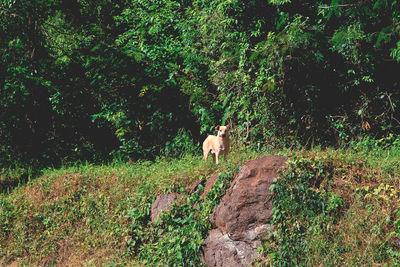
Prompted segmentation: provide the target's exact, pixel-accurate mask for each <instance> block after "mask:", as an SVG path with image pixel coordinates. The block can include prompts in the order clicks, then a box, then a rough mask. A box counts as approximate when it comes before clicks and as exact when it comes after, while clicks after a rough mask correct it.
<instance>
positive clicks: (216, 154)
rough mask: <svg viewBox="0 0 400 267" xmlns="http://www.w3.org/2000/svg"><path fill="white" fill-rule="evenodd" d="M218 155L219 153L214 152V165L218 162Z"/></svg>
mask: <svg viewBox="0 0 400 267" xmlns="http://www.w3.org/2000/svg"><path fill="white" fill-rule="evenodd" d="M218 156H219V153H215V157H214V159H215V161H214V162H215V165H217V164H218Z"/></svg>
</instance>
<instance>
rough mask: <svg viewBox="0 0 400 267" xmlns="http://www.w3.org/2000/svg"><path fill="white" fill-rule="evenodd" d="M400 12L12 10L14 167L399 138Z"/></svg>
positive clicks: (7, 145)
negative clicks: (209, 146) (222, 130)
mask: <svg viewBox="0 0 400 267" xmlns="http://www.w3.org/2000/svg"><path fill="white" fill-rule="evenodd" d="M399 25H400V3H399V2H398V1H389V0H370V1H347V0H324V1H308V2H304V1H296V0H292V1H290V0H269V1H266V0H252V1H239V0H218V1H217V0H165V1H159V0H139V1H129V0H118V1H111V0H101V1H88V0H50V1H49V0H47V1H45V0H38V1H21V0H3V1H2V2H1V4H0V36H1V38H0V55H1V57H0V77H1V79H0V87H1V94H0V140H1V143H0V151H1V153H0V164H1V166H3V167H4V166H9V165H11V164H14V163H15V162H23V163H29V164H32V163H40V164H55V165H57V164H59V163H61V162H64V161H71V160H78V159H85V160H94V161H99V160H105V159H107V158H109V157H113V156H121V157H125V158H126V157H129V158H131V159H137V158H143V157H146V158H154V157H155V156H156V155H159V154H160V153H166V154H170V155H172V156H177V155H179V154H180V153H182V152H184V151H185V149H188V147H189V148H190V149H192V150H193V149H196V148H195V147H193V146H191V143H192V140H194V142H195V143H196V142H198V141H199V140H201V137H204V135H205V134H209V133H210V129H211V127H212V126H213V125H217V124H226V123H231V124H232V125H234V126H235V127H234V133H233V134H234V136H235V137H240V140H242V141H243V142H246V143H252V144H259V145H262V144H263V143H265V142H271V140H283V139H285V138H287V140H289V141H290V140H294V141H296V142H300V143H303V144H310V143H311V142H323V143H330V144H334V143H342V144H343V143H347V142H348V141H349V140H350V138H352V137H354V136H358V135H360V134H361V133H362V132H363V131H364V132H368V133H369V134H372V135H378V136H386V135H388V134H389V133H398V132H399V129H400V128H399V126H400V124H399V120H400V118H399V111H398V106H399V101H400V98H399V92H400V90H399V79H398V73H399V71H400V65H399V63H398V61H400V38H399V37H400V26H399Z"/></svg>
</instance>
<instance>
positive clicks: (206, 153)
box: [203, 150, 209, 160]
mask: <svg viewBox="0 0 400 267" xmlns="http://www.w3.org/2000/svg"><path fill="white" fill-rule="evenodd" d="M208 153H209V151H207V150H203V160H207V158H208Z"/></svg>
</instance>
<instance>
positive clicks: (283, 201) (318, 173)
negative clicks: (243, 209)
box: [263, 157, 344, 266]
mask: <svg viewBox="0 0 400 267" xmlns="http://www.w3.org/2000/svg"><path fill="white" fill-rule="evenodd" d="M287 165H288V167H287V169H285V170H284V171H283V172H282V173H281V178H280V179H277V180H276V181H275V183H274V184H273V185H272V186H271V190H272V192H273V195H272V205H273V215H272V221H271V222H272V225H274V227H275V231H274V232H273V234H272V236H273V240H274V244H275V245H276V246H271V244H270V243H269V242H270V241H264V244H263V249H264V250H265V252H266V253H268V256H269V259H270V260H271V262H272V263H273V264H274V265H278V266H282V265H283V266H291V265H304V264H305V265H307V260H308V257H307V256H308V252H309V251H310V242H312V241H311V240H312V237H313V235H317V234H319V233H320V232H327V231H329V230H328V229H329V228H330V227H331V226H332V224H333V223H334V222H335V221H336V220H337V219H339V218H340V215H341V210H342V209H343V207H344V201H343V199H342V198H341V197H340V196H338V195H336V194H334V193H333V192H329V191H325V190H324V189H323V186H322V185H321V184H322V183H327V182H328V181H329V179H330V175H331V171H332V170H330V168H329V166H326V165H324V162H323V161H320V160H317V159H315V160H313V159H307V158H301V157H299V158H296V157H295V158H293V159H291V160H290V161H289V162H288V163H287ZM321 253H323V251H321Z"/></svg>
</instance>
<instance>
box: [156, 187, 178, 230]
mask: <svg viewBox="0 0 400 267" xmlns="http://www.w3.org/2000/svg"><path fill="white" fill-rule="evenodd" d="M178 197H179V194H176V193H172V194H161V195H158V196H157V197H156V199H155V200H154V203H153V205H151V213H150V217H151V221H152V222H153V223H154V222H155V221H156V220H157V219H159V218H160V213H161V212H162V211H167V210H168V208H169V207H170V206H171V205H172V204H173V203H174V201H175V199H177V198H178Z"/></svg>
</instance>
